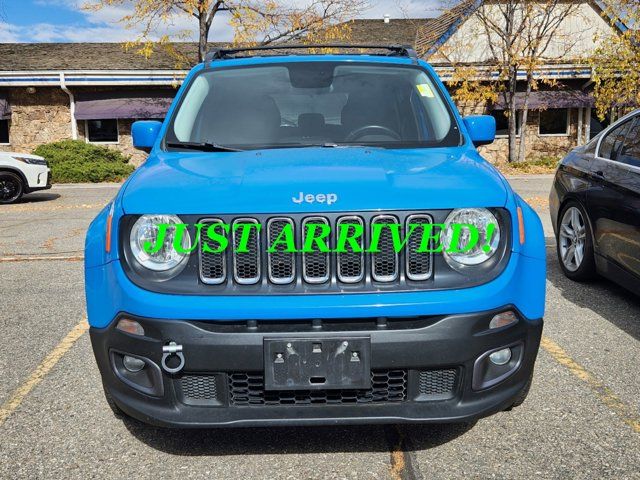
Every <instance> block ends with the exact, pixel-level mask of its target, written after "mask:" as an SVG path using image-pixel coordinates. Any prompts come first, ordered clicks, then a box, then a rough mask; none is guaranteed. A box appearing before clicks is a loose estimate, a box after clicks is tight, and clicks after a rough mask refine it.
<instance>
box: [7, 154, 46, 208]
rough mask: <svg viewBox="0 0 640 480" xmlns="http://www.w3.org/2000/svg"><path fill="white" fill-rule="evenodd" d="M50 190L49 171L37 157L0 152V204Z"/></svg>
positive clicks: (40, 158) (44, 161) (43, 161)
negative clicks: (28, 194)
mask: <svg viewBox="0 0 640 480" xmlns="http://www.w3.org/2000/svg"><path fill="white" fill-rule="evenodd" d="M47 188H51V170H50V169H49V166H48V165H47V161H46V160H45V159H44V158H42V157H38V156H37V155H29V154H26V153H13V152H0V204H3V203H13V202H17V201H18V200H19V199H20V197H22V195H23V194H25V193H31V192H35V191H37V190H45V189H47Z"/></svg>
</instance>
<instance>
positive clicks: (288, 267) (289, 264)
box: [267, 218, 296, 285]
mask: <svg viewBox="0 0 640 480" xmlns="http://www.w3.org/2000/svg"><path fill="white" fill-rule="evenodd" d="M285 228H288V229H290V232H291V235H290V237H288V238H291V239H292V240H293V246H294V248H295V225H294V223H293V220H291V219H290V218H272V219H271V220H269V222H268V223H267V239H268V241H269V244H268V246H267V248H269V246H271V245H273V244H274V242H275V241H276V240H278V239H279V237H280V235H281V234H282V233H283V232H284V230H285ZM286 238H287V237H286V236H283V237H282V239H283V240H286ZM286 248H287V246H286V244H284V243H283V242H278V244H277V245H276V246H275V251H273V252H267V262H268V271H269V280H270V281H271V282H272V283H275V284H277V285H286V284H287V283H291V282H293V280H294V278H295V271H296V259H295V253H287V252H286V251H285V250H286Z"/></svg>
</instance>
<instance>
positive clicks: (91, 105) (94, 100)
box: [75, 90, 176, 120]
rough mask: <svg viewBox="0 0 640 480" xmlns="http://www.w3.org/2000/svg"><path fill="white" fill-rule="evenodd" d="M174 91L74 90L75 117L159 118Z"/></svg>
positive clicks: (165, 110) (169, 103) (165, 112)
mask: <svg viewBox="0 0 640 480" xmlns="http://www.w3.org/2000/svg"><path fill="white" fill-rule="evenodd" d="M175 93H176V91H175V90H157V91H134V92H131V91H130V92H122V91H120V92H82V93H78V94H77V95H76V115H75V116H76V120H106V119H113V118H135V119H155V118H158V119H162V118H164V117H165V116H166V114H167V110H169V107H170V106H171V102H172V101H173V97H174V95H175Z"/></svg>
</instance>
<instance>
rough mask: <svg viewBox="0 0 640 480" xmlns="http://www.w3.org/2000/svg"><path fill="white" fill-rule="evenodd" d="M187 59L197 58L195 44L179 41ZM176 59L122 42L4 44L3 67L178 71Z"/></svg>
mask: <svg viewBox="0 0 640 480" xmlns="http://www.w3.org/2000/svg"><path fill="white" fill-rule="evenodd" d="M174 47H175V48H176V49H177V50H178V51H179V52H180V53H181V54H183V55H185V56H186V57H187V58H193V63H194V64H195V62H196V60H197V51H198V47H197V45H196V44H195V43H176V44H174ZM175 66H176V61H175V59H174V58H173V57H171V56H170V55H169V54H168V53H167V52H165V51H164V50H163V49H161V48H158V49H156V51H154V53H153V55H151V57H150V58H149V59H147V58H145V57H144V56H142V55H140V54H139V53H136V52H135V50H133V49H130V50H128V51H126V50H125V49H124V48H123V46H122V44H121V43H0V70H3V71H43V70H47V71H48V70H174V69H175Z"/></svg>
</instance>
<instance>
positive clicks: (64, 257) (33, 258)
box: [0, 255, 84, 263]
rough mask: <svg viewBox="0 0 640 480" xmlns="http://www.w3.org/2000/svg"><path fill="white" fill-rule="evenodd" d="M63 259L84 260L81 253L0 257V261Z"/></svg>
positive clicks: (70, 260)
mask: <svg viewBox="0 0 640 480" xmlns="http://www.w3.org/2000/svg"><path fill="white" fill-rule="evenodd" d="M56 260H57V261H65V262H81V261H82V260H84V256H82V255H66V256H58V257H54V256H46V255H45V256H40V257H35V256H30V257H0V263H2V262H7V263H9V262H44V261H56Z"/></svg>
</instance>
